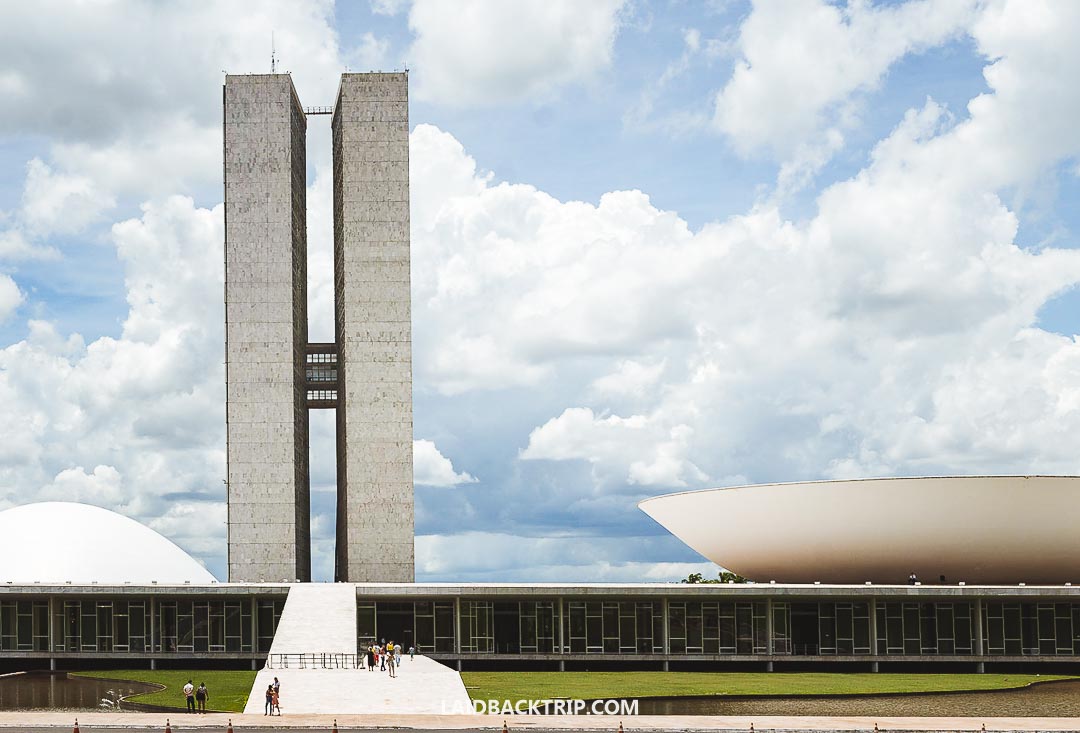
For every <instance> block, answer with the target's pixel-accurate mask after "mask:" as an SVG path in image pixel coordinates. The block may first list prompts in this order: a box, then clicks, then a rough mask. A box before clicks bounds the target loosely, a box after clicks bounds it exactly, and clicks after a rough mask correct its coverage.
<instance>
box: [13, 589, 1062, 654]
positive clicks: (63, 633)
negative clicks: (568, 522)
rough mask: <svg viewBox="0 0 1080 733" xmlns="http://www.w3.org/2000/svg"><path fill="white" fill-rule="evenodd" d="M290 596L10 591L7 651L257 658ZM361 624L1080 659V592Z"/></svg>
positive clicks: (465, 611) (475, 607)
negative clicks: (1059, 596)
mask: <svg viewBox="0 0 1080 733" xmlns="http://www.w3.org/2000/svg"><path fill="white" fill-rule="evenodd" d="M284 605H285V598H284V597H283V596H264V597H258V598H252V597H251V596H229V595H227V594H221V595H216V596H211V597H199V596H195V595H191V596H180V597H177V596H165V595H162V596H156V597H154V598H150V597H145V596H144V597H137V596H131V597H125V596H109V595H106V594H101V595H91V594H80V595H71V596H67V595H63V596H54V597H53V600H52V602H51V604H50V602H49V601H48V600H35V599H33V598H26V597H16V598H13V599H10V600H0V652H29V653H40V654H48V653H64V654H71V653H95V654H100V653H109V654H155V655H168V654H178V655H184V654H207V655H214V654H237V655H252V656H255V655H260V654H266V653H268V652H269V650H270V646H271V644H272V643H273V639H274V633H275V632H276V630H277V625H278V622H279V620H280V618H281V613H282V610H283V608H284ZM980 614H981V617H980ZM356 621H357V643H358V648H364V647H366V646H367V644H368V643H370V642H371V640H373V639H377V640H380V641H381V640H384V639H385V640H391V639H393V640H394V641H396V642H398V643H401V644H402V645H403V646H404V647H405V648H408V647H409V646H414V645H415V646H416V648H417V649H418V650H419V651H420V652H421V653H434V654H436V655H454V654H458V653H460V654H464V655H507V656H510V655H553V656H559V655H575V656H576V655H606V656H631V655H633V656H641V655H646V656H657V657H665V658H672V659H674V658H695V657H711V656H718V657H723V656H740V657H748V656H763V655H773V657H774V658H775V657H782V656H787V657H791V658H793V659H797V658H799V657H825V658H828V657H860V656H871V655H874V656H876V657H878V658H883V657H896V658H900V657H906V658H911V657H923V658H927V657H950V658H957V657H961V658H962V657H976V656H978V655H980V654H982V656H981V657H979V659H988V658H992V657H1013V658H1015V657H1035V656H1038V657H1064V656H1069V657H1074V656H1078V657H1080V602H1076V603H1069V602H1052V601H1047V602H1038V601H1036V600H1029V601H1028V600H1019V601H998V600H985V601H983V602H982V603H981V604H979V603H976V602H975V601H974V600H970V601H969V600H964V601H918V600H907V599H897V600H893V599H892V598H888V599H885V600H880V599H879V600H878V601H877V602H876V603H872V602H870V601H868V600H859V599H853V600H835V601H834V600H829V601H812V600H786V599H785V600H782V601H780V600H774V601H766V600H761V599H751V600H746V601H726V600H709V599H706V598H686V597H683V596H681V597H678V598H677V600H671V599H669V600H668V601H666V602H665V601H662V600H628V599H626V598H625V597H621V598H617V599H612V600H606V599H600V600H596V599H594V598H580V597H577V598H575V597H564V598H561V599H560V598H558V597H549V598H540V599H529V600H521V599H513V600H503V596H502V595H501V594H499V595H497V596H492V597H488V598H476V597H472V598H469V597H459V598H455V597H441V598H440V597H436V598H426V599H417V600H412V599H409V600H403V599H394V600H389V599H387V600H377V601H376V600H370V599H360V600H359V601H358V603H357V608H356ZM980 628H981V629H982V639H981V640H980V639H978V638H977V635H978V633H979V629H980ZM312 651H313V652H317V651H318V650H312Z"/></svg>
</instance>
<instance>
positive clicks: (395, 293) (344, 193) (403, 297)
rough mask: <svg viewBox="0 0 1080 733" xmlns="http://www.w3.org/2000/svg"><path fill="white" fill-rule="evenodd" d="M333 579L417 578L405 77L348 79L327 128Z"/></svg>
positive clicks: (349, 76) (343, 81)
mask: <svg viewBox="0 0 1080 733" xmlns="http://www.w3.org/2000/svg"><path fill="white" fill-rule="evenodd" d="M332 126H333V145H334V279H335V288H336V298H335V308H336V331H337V338H336V340H337V343H338V353H339V355H338V359H339V364H338V369H339V374H341V375H343V380H342V381H343V384H342V386H341V387H340V389H339V393H338V394H339V406H338V430H337V439H338V524H337V526H338V532H337V571H336V575H337V578H338V579H339V580H348V581H354V582H357V581H360V582H363V581H380V582H410V581H412V580H413V577H414V569H413V483H412V478H413V476H412V437H413V436H412V429H413V426H412V322H411V307H410V290H409V287H410V272H409V267H410V257H409V105H408V75H407V74H404V73H391V74H345V75H343V76H342V78H341V88H340V91H339V94H338V99H337V104H336V105H335V108H334V118H333V125H332Z"/></svg>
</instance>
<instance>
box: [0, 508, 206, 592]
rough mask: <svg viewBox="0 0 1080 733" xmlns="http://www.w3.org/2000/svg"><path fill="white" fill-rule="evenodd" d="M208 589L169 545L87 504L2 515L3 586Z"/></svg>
mask: <svg viewBox="0 0 1080 733" xmlns="http://www.w3.org/2000/svg"><path fill="white" fill-rule="evenodd" d="M69 580H70V581H71V582H72V583H92V582H98V583H124V582H130V583H149V582H151V581H154V580H156V581H158V582H159V583H183V582H184V581H190V582H192V583H209V582H211V581H213V580H214V576H213V575H211V574H210V573H209V572H208V571H207V569H206V568H204V567H203V566H202V565H200V564H199V563H198V562H197V561H196V560H195V559H194V558H193V557H191V555H189V554H187V553H186V552H184V551H183V550H181V549H180V548H179V547H177V546H176V545H175V544H173V543H172V542H171V541H169V540H168V539H166V538H165V537H163V536H161V535H160V534H158V533H157V532H155V531H154V530H152V529H150V528H149V527H146V526H144V525H142V524H139V523H138V522H136V521H135V520H134V519H129V518H128V517H125V516H123V515H120V514H117V513H116V512H111V511H109V510H108V509H102V508H101V507H96V506H90V505H89V504H75V503H72V502H66V501H44V502H40V503H37V504H24V505H23V506H17V507H13V508H11V509H6V510H4V511H2V512H0V582H2V581H12V582H15V583H33V582H35V581H40V582H42V583H64V582H66V581H69Z"/></svg>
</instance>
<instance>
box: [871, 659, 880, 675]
mask: <svg viewBox="0 0 1080 733" xmlns="http://www.w3.org/2000/svg"><path fill="white" fill-rule="evenodd" d="M870 671H871V672H873V673H875V674H877V673H878V672H880V671H881V670H880V669H879V668H878V663H877V662H871V663H870Z"/></svg>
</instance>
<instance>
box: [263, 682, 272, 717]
mask: <svg viewBox="0 0 1080 733" xmlns="http://www.w3.org/2000/svg"><path fill="white" fill-rule="evenodd" d="M273 714H274V686H273V685H267V686H266V709H265V710H264V711H263V715H273Z"/></svg>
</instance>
